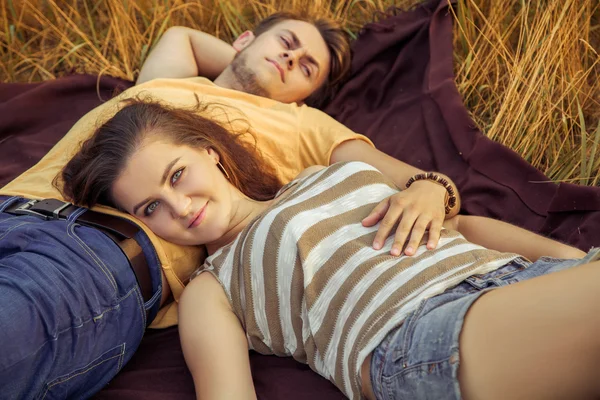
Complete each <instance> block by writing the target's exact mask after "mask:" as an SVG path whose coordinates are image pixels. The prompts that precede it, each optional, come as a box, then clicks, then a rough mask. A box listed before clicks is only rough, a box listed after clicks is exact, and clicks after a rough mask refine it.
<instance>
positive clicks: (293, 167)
mask: <svg viewBox="0 0 600 400" xmlns="http://www.w3.org/2000/svg"><path fill="white" fill-rule="evenodd" d="M267 22H269V24H267V23H266V22H264V23H263V24H261V26H263V28H264V29H263V31H255V34H254V35H251V34H245V35H246V36H244V35H242V37H241V38H240V40H239V41H238V42H239V43H241V44H240V50H243V49H245V50H244V51H241V52H240V53H239V54H240V55H238V56H237V57H234V58H235V60H237V61H233V62H231V63H230V64H229V65H228V66H227V67H225V70H224V71H223V72H222V73H220V74H218V76H217V78H216V80H215V83H213V82H212V81H210V80H208V79H206V78H188V79H154V80H151V81H149V82H145V83H143V84H141V85H138V86H135V87H133V88H131V89H129V90H127V91H125V92H123V93H122V94H121V95H120V96H118V97H115V98H114V99H112V100H110V101H108V102H106V103H104V104H102V105H101V106H99V107H98V108H96V109H94V110H92V111H90V112H89V113H88V114H86V115H85V116H84V117H82V118H81V120H79V121H78V122H77V123H76V124H75V125H74V126H73V128H72V129H71V130H70V131H69V132H68V133H67V135H66V136H65V137H64V138H63V139H62V140H61V141H60V142H59V143H57V145H56V146H55V147H54V148H53V149H52V150H51V151H50V152H49V153H48V154H47V155H46V156H45V157H44V158H43V159H42V160H41V161H40V162H39V163H38V164H37V165H35V166H34V167H32V168H31V169H30V170H28V171H27V172H25V173H24V174H22V175H21V176H19V177H17V178H16V179H15V180H14V181H12V182H11V183H9V184H8V185H7V186H5V187H4V188H2V189H0V305H2V312H0V343H3V346H0V387H2V389H3V395H4V396H5V397H7V398H38V397H44V396H46V397H53V398H54V397H56V398H66V397H68V398H87V397H89V396H91V395H92V394H93V393H95V392H96V391H98V390H100V389H101V388H102V387H103V386H104V385H106V383H108V382H109V381H110V379H112V377H114V375H115V374H116V373H117V372H118V371H119V370H120V369H121V368H122V367H123V365H124V364H125V363H126V362H127V361H128V360H129V359H130V358H131V356H132V354H133V352H134V351H135V349H136V348H137V347H138V345H139V343H140V341H141V339H142V335H143V333H144V329H145V327H146V326H147V325H149V324H150V323H152V327H156V328H158V327H166V326H170V325H173V324H176V323H177V306H176V301H178V299H179V298H180V296H181V293H182V291H183V288H184V286H185V284H186V283H187V281H188V279H189V276H190V274H191V273H192V271H193V270H194V269H195V268H196V267H197V266H198V265H199V263H201V262H202V251H201V249H199V248H192V247H183V246H175V245H173V244H171V243H167V242H165V241H162V240H160V239H159V238H157V237H156V236H155V235H154V234H153V233H152V232H150V231H149V230H148V229H147V228H146V227H145V226H144V225H143V224H141V223H140V222H139V221H137V220H135V219H134V218H132V217H130V216H127V215H124V214H123V213H120V212H119V211H117V210H113V209H108V208H101V207H100V208H97V209H94V210H93V211H90V210H86V209H84V208H81V207H77V206H74V205H70V204H69V203H66V202H65V201H64V200H65V199H64V197H63V196H62V194H61V193H60V192H59V191H58V190H57V189H56V188H55V187H54V185H53V180H54V178H55V176H56V175H57V174H58V173H59V172H60V170H61V169H62V167H63V166H64V165H65V164H66V162H67V161H68V160H69V158H70V156H71V155H72V154H74V152H76V151H77V150H78V147H79V145H80V144H81V143H82V142H83V141H84V140H85V139H86V138H88V137H89V136H90V135H91V134H92V133H93V132H94V130H95V128H96V127H97V126H98V124H99V123H102V121H105V120H106V119H108V118H110V117H112V116H113V115H114V114H115V112H116V111H117V110H118V109H119V108H120V107H121V106H122V105H123V102H122V100H125V99H127V98H131V97H140V96H141V97H143V96H151V97H153V98H155V99H160V100H162V101H164V102H167V103H171V104H174V105H178V106H181V107H193V106H195V105H197V102H198V100H200V101H201V102H202V103H203V104H207V105H216V107H212V106H211V107H209V108H210V109H209V110H208V111H207V112H209V113H210V115H212V116H213V117H214V118H215V119H216V120H218V121H219V122H221V123H223V124H225V125H227V126H230V125H231V126H236V127H237V125H236V123H237V122H236V121H239V120H240V119H244V120H245V121H248V122H249V126H250V128H251V129H250V130H251V131H252V133H253V134H254V137H255V138H256V143H257V145H258V147H259V149H260V150H261V151H262V152H263V153H264V155H265V156H266V158H267V159H268V160H270V161H271V162H273V163H274V165H275V166H276V168H277V171H278V174H279V177H280V180H281V181H282V182H288V181H290V180H291V179H293V178H294V177H295V176H296V175H297V174H298V173H299V172H300V171H302V170H303V169H305V168H306V167H308V166H311V165H316V164H326V165H327V164H330V163H334V162H337V161H344V160H360V161H365V162H367V163H370V164H372V165H374V166H375V167H376V168H378V169H380V170H381V171H383V172H384V173H386V174H387V175H388V176H390V177H391V178H392V179H393V180H394V181H395V182H396V183H397V185H398V186H399V187H404V185H405V184H406V183H407V181H408V180H409V178H410V177H411V176H412V175H414V174H416V173H419V172H421V171H420V170H418V169H416V168H412V167H410V166H408V165H406V164H403V163H401V162H399V161H397V160H395V159H393V158H391V157H388V156H386V155H385V154H383V153H381V152H379V151H377V150H376V149H375V148H374V147H373V146H372V144H371V142H370V141H369V140H368V139H367V138H365V137H364V136H362V135H358V134H356V133H354V132H352V131H350V130H349V129H347V128H346V127H344V126H343V125H341V124H339V123H337V122H336V121H334V120H333V119H332V118H330V117H328V116H327V115H325V114H324V113H322V112H320V111H318V110H316V109H314V108H311V107H307V106H305V105H302V106H299V105H298V104H299V103H301V102H302V101H307V102H308V101H309V99H310V97H311V96H314V93H320V92H319V91H325V93H327V90H329V89H330V88H331V87H332V85H335V84H336V82H337V75H339V76H340V77H341V76H342V75H343V71H344V69H345V68H347V67H344V66H343V65H347V63H340V66H339V67H338V66H337V64H336V62H335V59H336V57H337V56H333V57H332V54H334V53H335V52H332V51H331V50H328V51H326V49H327V46H326V45H324V44H323V40H322V38H323V37H326V36H324V35H323V36H321V35H322V33H320V32H319V30H318V29H317V27H318V26H319V25H318V24H317V25H313V24H311V23H308V22H306V21H300V20H297V19H294V20H290V19H289V18H287V17H284V18H282V17H281V15H278V16H274V17H271V18H270V19H268V20H267ZM319 38H320V39H319ZM328 43H330V41H329V42H328ZM236 46H237V45H236ZM158 49H159V48H158V47H157V50H158ZM340 54H341V53H340ZM152 57H154V58H155V59H156V53H155V52H154V53H153V55H152ZM332 58H333V59H334V61H332ZM158 59H161V57H158ZM165 59H168V58H165ZM150 61H151V59H149V62H150ZM196 65H203V64H202V62H199V63H198V64H196ZM150 67H151V64H146V65H145V66H144V70H145V71H146V72H147V71H150V72H152V69H151V68H150ZM148 68H150V69H148ZM200 69H202V68H200ZM159 70H160V68H159ZM167 70H170V69H169V68H167ZM334 71H339V74H338V73H337V72H336V73H334ZM143 72H144V71H143ZM146 72H144V75H143V76H142V78H143V77H144V76H146V77H147V79H149V77H151V75H152V74H151V73H146ZM199 72H200V70H199ZM248 77H250V78H248ZM232 89H234V90H232ZM235 89H238V90H235ZM246 91H248V92H250V93H247V92H246ZM321 93H322V92H321ZM256 94H259V95H258V96H257V95H256ZM260 95H263V96H260ZM264 96H268V97H272V98H273V99H271V98H268V97H264ZM275 99H277V100H275ZM282 101H286V102H282ZM236 110H238V111H239V112H241V114H243V115H241V116H240V115H238V114H237V111H236ZM446 186H447V185H446ZM450 195H452V192H451V191H449V190H448V189H447V187H444V185H442V184H439V183H436V182H432V181H431V180H428V179H421V180H418V181H416V182H414V183H413V184H412V186H410V188H409V189H407V190H405V191H403V192H401V193H399V194H397V195H395V196H393V197H391V198H389V199H386V200H385V201H383V202H382V203H380V204H379V205H378V206H377V207H375V209H374V210H373V213H372V214H371V215H370V216H369V217H367V218H366V219H365V221H363V224H365V225H374V224H376V223H377V222H378V221H380V220H381V227H380V228H379V231H378V233H377V235H376V236H375V239H374V242H376V247H378V248H379V247H381V246H382V244H383V241H384V239H386V238H387V237H388V234H389V233H390V232H391V231H392V229H393V227H394V225H395V224H396V223H397V221H398V220H399V219H400V217H401V220H400V222H399V228H398V229H397V231H396V235H395V238H393V239H390V240H394V250H393V254H400V251H401V250H402V247H403V245H404V243H405V241H406V238H407V237H409V233H410V232H411V229H412V233H411V234H410V240H409V242H408V245H407V247H406V249H405V252H406V253H407V254H412V253H413V252H414V250H413V249H416V247H417V244H418V243H419V240H420V239H421V237H422V236H423V234H424V232H425V229H426V228H428V227H429V245H430V247H435V245H436V244H437V241H438V238H439V232H440V229H441V225H442V222H443V220H444V217H445V216H452V215H454V214H456V212H457V211H458V209H459V205H458V204H455V205H454V206H453V207H449V206H450V204H449V202H448V200H447V197H448V196H450ZM40 200H41V201H40ZM445 206H447V207H449V209H448V210H447V211H448V213H447V215H446V210H445ZM115 216H116V217H115ZM117 217H118V218H117ZM124 220H125V221H124ZM128 222H131V223H128ZM171 293H172V298H173V299H174V300H175V302H170V303H168V302H167V301H166V300H167V299H169V298H170V296H169V295H170V294H171ZM159 308H160V310H159Z"/></svg>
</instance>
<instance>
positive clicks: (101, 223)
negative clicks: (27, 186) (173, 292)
mask: <svg viewBox="0 0 600 400" xmlns="http://www.w3.org/2000/svg"><path fill="white" fill-rule="evenodd" d="M79 209H80V207H77V206H74V205H72V204H71V203H67V202H64V201H60V200H57V199H45V200H29V201H27V202H26V203H20V202H18V201H17V202H14V203H12V204H11V205H10V206H8V207H7V208H6V209H5V210H4V212H7V213H9V214H14V215H33V216H36V217H39V218H42V219H45V220H53V219H62V220H64V219H67V218H68V217H69V215H71V214H72V213H73V212H74V211H77V210H79ZM76 221H77V222H78V223H79V224H81V225H86V226H90V227H93V228H97V229H98V230H100V231H102V232H103V233H105V234H106V235H107V236H108V237H110V238H111V239H112V240H113V241H114V242H115V243H116V244H117V245H118V246H119V247H120V248H121V250H123V253H125V255H126V256H127V258H128V259H129V264H130V265H131V269H132V270H133V273H134V274H135V277H136V279H137V282H138V285H139V286H140V291H141V293H142V297H143V298H144V301H145V302H147V301H148V300H150V299H151V298H152V295H153V291H152V278H151V276H150V269H149V268H148V263H147V262H146V257H145V256H144V252H143V251H142V247H141V246H140V245H139V243H138V242H137V241H136V240H135V239H134V236H135V234H136V233H137V232H139V231H140V228H139V227H138V226H136V225H135V224H133V223H132V222H130V221H128V220H126V219H123V218H119V217H116V216H113V215H108V214H102V213H99V212H96V211H92V210H86V211H85V212H84V213H82V214H81V215H80V216H79V217H77V218H76Z"/></svg>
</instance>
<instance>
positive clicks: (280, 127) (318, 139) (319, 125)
mask: <svg viewBox="0 0 600 400" xmlns="http://www.w3.org/2000/svg"><path fill="white" fill-rule="evenodd" d="M136 95H142V96H150V97H151V98H153V99H155V100H160V101H162V102H166V103H170V104H172V105H175V106H184V107H193V106H194V105H195V104H196V97H195V96H194V95H197V96H198V98H199V100H200V102H201V103H204V104H206V103H208V104H213V103H215V104H220V105H222V106H223V107H221V108H220V109H223V110H224V111H225V113H214V112H213V113H211V114H210V115H211V116H212V117H213V118H215V119H217V120H221V121H220V122H226V121H228V120H234V119H236V118H238V117H242V118H244V119H245V120H246V121H247V122H248V123H249V126H250V129H251V131H252V133H254V136H255V137H256V140H257V147H258V149H259V150H260V151H261V152H262V154H263V156H265V158H266V160H267V162H271V163H273V165H274V166H275V170H276V172H277V174H278V175H279V178H280V179H281V181H282V182H283V183H287V182H289V181H291V180H293V179H294V178H295V177H296V175H298V173H300V172H301V171H302V170H303V169H305V168H307V167H309V166H311V165H315V164H320V165H329V160H330V157H331V153H332V151H333V149H335V147H336V146H338V145H339V144H340V143H342V142H344V141H346V140H351V139H358V140H363V141H366V142H367V143H369V144H371V145H372V143H371V141H370V140H369V139H367V138H366V137H364V136H362V135H359V134H356V133H354V132H352V131H351V130H350V129H348V128H346V127H345V126H344V125H342V124H340V123H339V122H337V121H335V120H334V119H333V118H331V117H329V116H328V115H326V114H325V113H323V112H321V111H319V110H316V109H314V108H310V107H307V106H298V105H296V104H295V103H294V104H284V103H280V102H277V101H274V100H271V99H267V98H264V97H259V96H254V95H250V94H247V93H244V92H240V91H236V90H230V89H225V88H222V87H219V86H217V85H215V84H214V83H212V82H211V81H210V80H208V79H205V78H190V79H156V80H152V81H149V82H146V83H144V84H142V85H139V86H134V87H132V88H130V89H128V90H126V91H125V92H123V93H121V94H120V95H119V96H116V97H115V98H113V99H111V100H109V101H107V102H106V103H104V104H102V105H100V106H99V107H97V108H95V109H94V110H92V111H90V112H89V113H87V114H86V115H84V116H83V117H82V118H81V119H80V120H79V121H77V123H76V124H75V125H74V126H73V128H71V130H70V131H69V132H68V133H67V134H66V135H65V137H64V138H63V139H62V140H61V141H60V142H58V143H57V144H56V146H54V148H52V150H50V152H49V153H48V154H47V155H46V156H45V157H44V158H43V159H42V160H40V162H38V163H37V164H36V165H35V166H33V167H32V168H30V169H29V170H27V171H26V172H24V173H23V174H22V175H20V176H19V177H17V178H16V179H15V180H13V181H12V182H10V183H9V184H8V185H6V186H5V187H3V188H2V189H0V194H2V195H17V196H23V197H26V198H30V199H44V198H57V199H61V200H63V197H62V195H61V194H60V192H59V191H57V190H56V189H55V188H54V186H53V185H52V182H53V180H54V178H55V177H56V175H57V174H59V173H60V171H61V169H62V167H63V166H64V165H65V164H66V163H67V162H68V161H69V159H70V158H71V157H72V156H73V155H74V154H75V153H76V152H77V150H78V148H79V146H80V144H81V143H82V142H83V141H84V140H85V139H87V138H89V137H90V136H91V135H92V134H93V133H94V131H95V129H96V128H97V127H98V126H99V125H101V124H102V123H104V122H105V121H107V120H108V119H109V118H111V117H112V116H113V115H114V114H115V113H116V112H117V111H118V110H119V109H120V107H122V104H120V101H121V100H123V99H127V98H131V97H135V96H136ZM244 136H247V135H244ZM244 136H243V137H244ZM94 210H95V211H100V212H104V213H107V214H112V215H118V216H121V217H125V218H127V219H129V220H131V221H133V222H135V223H136V224H137V225H138V226H140V227H141V228H142V229H144V231H145V232H146V234H147V235H148V237H149V238H150V239H151V240H152V243H153V244H154V247H155V249H156V253H157V255H158V258H159V260H160V263H161V266H162V268H163V271H164V273H165V276H166V279H167V281H168V283H169V285H170V287H171V290H172V292H173V297H174V298H175V300H176V301H177V300H178V299H179V297H180V296H181V293H182V291H183V288H184V286H185V284H186V283H187V282H188V279H189V276H190V275H191V273H192V272H193V271H194V270H195V268H196V267H197V266H198V265H200V263H201V262H202V256H203V255H204V252H203V250H202V248H201V247H200V246H194V247H190V246H178V245H174V244H172V243H169V242H166V241H164V240H162V239H160V238H158V237H157V236H156V235H154V234H153V233H152V232H151V231H150V230H149V229H148V228H147V227H146V226H145V225H144V224H143V223H142V222H140V221H138V220H137V219H136V218H134V217H132V216H130V215H128V214H123V213H121V212H118V211H116V210H114V209H111V208H108V207H103V206H98V207H95V208H94ZM176 323H177V307H176V303H172V304H169V305H167V306H165V307H163V308H162V309H161V310H160V312H159V314H158V316H157V317H156V319H155V320H154V322H153V323H152V325H151V327H154V328H163V327H167V326H171V325H174V324H176Z"/></svg>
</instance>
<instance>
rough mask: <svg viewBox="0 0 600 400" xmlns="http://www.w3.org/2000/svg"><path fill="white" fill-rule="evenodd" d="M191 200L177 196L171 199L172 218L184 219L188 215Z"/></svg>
mask: <svg viewBox="0 0 600 400" xmlns="http://www.w3.org/2000/svg"><path fill="white" fill-rule="evenodd" d="M190 204H191V200H190V198H189V197H188V196H177V197H176V198H175V199H173V206H172V209H173V217H174V218H185V217H187V216H188V214H189V213H190Z"/></svg>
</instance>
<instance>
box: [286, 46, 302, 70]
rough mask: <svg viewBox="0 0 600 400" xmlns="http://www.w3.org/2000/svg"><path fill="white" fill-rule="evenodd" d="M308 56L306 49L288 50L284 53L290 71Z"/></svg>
mask: <svg viewBox="0 0 600 400" xmlns="http://www.w3.org/2000/svg"><path fill="white" fill-rule="evenodd" d="M304 54H306V49H305V48H304V47H299V48H297V49H292V50H287V51H286V52H284V53H283V61H284V63H285V65H286V66H287V67H288V69H292V68H294V65H296V63H297V62H298V59H299V58H300V57H302V56H304Z"/></svg>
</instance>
